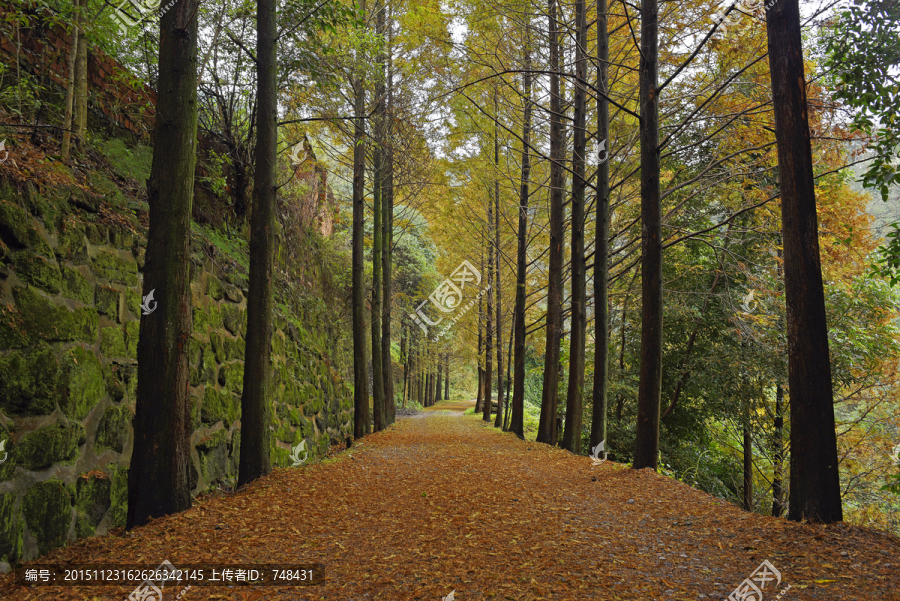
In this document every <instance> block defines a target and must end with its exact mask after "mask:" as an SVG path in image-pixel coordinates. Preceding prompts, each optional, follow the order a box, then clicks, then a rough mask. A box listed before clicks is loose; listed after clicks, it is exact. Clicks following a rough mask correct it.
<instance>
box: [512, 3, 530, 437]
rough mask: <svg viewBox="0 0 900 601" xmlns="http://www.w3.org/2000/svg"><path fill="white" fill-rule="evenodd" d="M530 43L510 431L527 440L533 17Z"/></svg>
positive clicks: (526, 67)
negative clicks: (526, 334) (526, 390)
mask: <svg viewBox="0 0 900 601" xmlns="http://www.w3.org/2000/svg"><path fill="white" fill-rule="evenodd" d="M526 23H528V25H527V27H529V30H528V32H527V40H526V43H525V62H524V71H525V73H524V74H523V75H522V80H523V81H522V87H523V94H522V97H523V98H524V101H525V110H524V119H523V122H522V178H521V184H520V185H519V227H518V232H517V237H518V241H517V247H516V306H515V309H514V310H513V329H514V334H513V336H514V338H515V343H514V352H515V358H514V359H513V374H514V375H513V397H512V417H511V420H510V425H509V429H510V431H512V432H513V433H515V435H516V436H518V437H519V438H521V439H522V440H525V422H524V420H525V300H526V298H527V293H526V288H525V282H526V277H527V275H528V274H527V269H528V267H527V259H526V255H527V251H528V241H527V233H528V195H529V183H530V180H531V149H530V146H531V109H532V104H531V78H532V75H531V45H530V40H531V36H530V25H531V19H530V15H528V18H527V19H526Z"/></svg>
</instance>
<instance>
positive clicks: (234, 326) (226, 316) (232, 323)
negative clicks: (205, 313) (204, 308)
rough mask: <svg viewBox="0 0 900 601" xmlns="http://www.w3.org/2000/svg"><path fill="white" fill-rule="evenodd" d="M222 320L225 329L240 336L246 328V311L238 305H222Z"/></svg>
mask: <svg viewBox="0 0 900 601" xmlns="http://www.w3.org/2000/svg"><path fill="white" fill-rule="evenodd" d="M222 320H223V321H224V322H225V329H227V330H228V331H229V332H231V333H232V334H233V335H235V336H240V335H241V332H243V331H245V330H246V329H247V312H246V311H244V310H243V309H240V308H239V307H232V306H231V305H224V306H223V307H222Z"/></svg>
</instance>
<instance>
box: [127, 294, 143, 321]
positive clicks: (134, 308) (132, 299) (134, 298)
mask: <svg viewBox="0 0 900 601" xmlns="http://www.w3.org/2000/svg"><path fill="white" fill-rule="evenodd" d="M141 303H143V298H142V297H141V291H140V289H138V288H127V289H126V290H125V306H126V307H128V311H129V312H130V313H131V316H132V317H134V318H136V319H140V318H141Z"/></svg>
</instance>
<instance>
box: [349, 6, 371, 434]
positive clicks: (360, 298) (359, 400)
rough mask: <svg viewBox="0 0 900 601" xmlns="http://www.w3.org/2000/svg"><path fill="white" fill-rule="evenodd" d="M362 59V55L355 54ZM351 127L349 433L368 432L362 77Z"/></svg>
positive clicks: (363, 11)
mask: <svg viewBox="0 0 900 601" xmlns="http://www.w3.org/2000/svg"><path fill="white" fill-rule="evenodd" d="M359 12H360V19H363V20H365V14H366V0H360V3H359ZM358 60H359V61H362V57H358ZM354 86H355V88H356V90H355V94H356V98H355V99H354V115H355V126H354V134H353V258H352V265H353V268H352V269H353V284H352V286H353V291H352V304H353V436H354V438H362V437H363V436H365V435H366V434H368V433H369V432H371V428H370V425H369V373H368V372H369V365H368V357H366V342H367V340H366V303H365V286H366V284H365V267H364V263H363V261H364V256H363V237H364V235H365V232H364V231H363V226H364V223H365V215H366V213H365V211H366V204H365V177H366V166H365V161H366V147H365V126H364V114H365V87H364V85H363V81H362V77H360V78H359V79H357V80H356V82H354Z"/></svg>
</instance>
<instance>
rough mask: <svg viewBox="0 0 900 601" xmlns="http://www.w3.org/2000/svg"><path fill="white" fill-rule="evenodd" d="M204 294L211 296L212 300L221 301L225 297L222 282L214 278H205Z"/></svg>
mask: <svg viewBox="0 0 900 601" xmlns="http://www.w3.org/2000/svg"><path fill="white" fill-rule="evenodd" d="M206 294H208V295H209V296H211V297H212V298H213V300H217V301H219V300H222V298H224V297H225V289H224V288H222V282H220V281H219V280H218V278H216V277H214V276H207V280H206Z"/></svg>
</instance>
